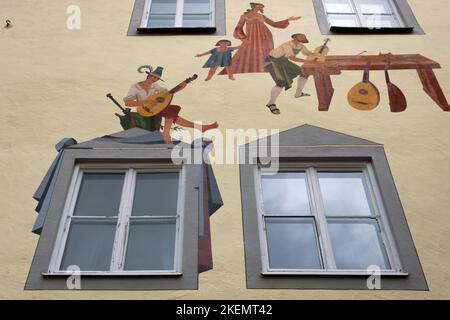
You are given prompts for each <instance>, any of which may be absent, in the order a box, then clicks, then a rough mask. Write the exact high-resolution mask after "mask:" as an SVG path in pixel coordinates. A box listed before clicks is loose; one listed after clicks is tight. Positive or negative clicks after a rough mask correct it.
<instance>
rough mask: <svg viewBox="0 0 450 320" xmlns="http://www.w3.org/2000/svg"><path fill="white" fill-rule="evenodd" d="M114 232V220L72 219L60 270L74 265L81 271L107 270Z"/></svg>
mask: <svg viewBox="0 0 450 320" xmlns="http://www.w3.org/2000/svg"><path fill="white" fill-rule="evenodd" d="M115 233H116V221H73V222H72V224H71V226H70V231H69V235H68V237H67V242H66V248H65V250H64V256H63V259H62V262H61V270H67V268H68V267H69V266H72V265H75V266H78V267H79V268H80V270H82V271H108V270H109V267H110V264H111V255H112V248H113V243H114V236H115Z"/></svg>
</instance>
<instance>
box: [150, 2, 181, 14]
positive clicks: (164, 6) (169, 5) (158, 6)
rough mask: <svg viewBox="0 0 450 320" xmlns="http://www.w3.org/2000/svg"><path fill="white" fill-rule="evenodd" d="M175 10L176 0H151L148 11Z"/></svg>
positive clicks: (165, 11) (162, 11) (173, 12)
mask: <svg viewBox="0 0 450 320" xmlns="http://www.w3.org/2000/svg"><path fill="white" fill-rule="evenodd" d="M176 12H177V0H152V4H151V7H150V13H151V14H153V13H171V14H175V13H176Z"/></svg>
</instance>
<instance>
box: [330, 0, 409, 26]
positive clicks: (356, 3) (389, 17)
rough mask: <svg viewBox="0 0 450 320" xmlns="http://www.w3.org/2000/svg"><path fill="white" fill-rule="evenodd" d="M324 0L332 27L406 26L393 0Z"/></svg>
mask: <svg viewBox="0 0 450 320" xmlns="http://www.w3.org/2000/svg"><path fill="white" fill-rule="evenodd" d="M323 1H324V5H325V10H326V12H327V16H328V21H329V23H330V26H331V27H367V28H396V27H404V23H403V21H402V18H401V16H400V14H399V13H398V11H397V10H396V7H395V4H394V3H393V2H392V1H391V0H323Z"/></svg>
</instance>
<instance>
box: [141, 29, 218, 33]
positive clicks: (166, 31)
mask: <svg viewBox="0 0 450 320" xmlns="http://www.w3.org/2000/svg"><path fill="white" fill-rule="evenodd" d="M137 31H138V33H141V34H211V33H215V32H216V31H217V28H216V27H171V28H146V27H139V28H137Z"/></svg>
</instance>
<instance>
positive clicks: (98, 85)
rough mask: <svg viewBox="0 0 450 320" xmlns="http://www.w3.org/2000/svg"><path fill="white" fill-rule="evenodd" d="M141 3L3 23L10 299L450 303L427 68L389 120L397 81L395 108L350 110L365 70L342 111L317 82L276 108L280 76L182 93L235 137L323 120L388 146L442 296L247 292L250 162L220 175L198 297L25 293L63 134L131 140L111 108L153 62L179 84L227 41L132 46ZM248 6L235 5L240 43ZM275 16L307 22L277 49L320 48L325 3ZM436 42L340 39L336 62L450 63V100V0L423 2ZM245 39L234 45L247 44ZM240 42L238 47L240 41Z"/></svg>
mask: <svg viewBox="0 0 450 320" xmlns="http://www.w3.org/2000/svg"><path fill="white" fill-rule="evenodd" d="M133 2H134V1H133V0H128V1H123V0H120V1H119V0H114V1H111V0H95V1H88V0H70V1H69V0H59V1H53V0H21V1H17V0H2V1H1V2H0V20H5V19H6V18H10V19H11V20H13V23H14V24H15V25H14V27H13V28H11V29H4V28H1V29H0V106H1V111H0V119H1V122H2V125H1V126H0V154H1V157H0V181H1V184H0V208H1V210H0V288H1V290H0V298H4V299H5V298H8V299H9V298H25V299H41V298H50V299H53V298H62V299H71V298H76V299H78V298H86V299H103V298H135V299H180V298H181V299H184V298H189V299H207V298H212V299H233V298H241V299H250V298H256V299H259V298H265V299H271V298H274V299H307V298H312V299H319V298H338V299H341V298H364V299H366V298H367V299H372V298H382V299H391V298H402V299H403V298H414V299H415V298H420V299H422V298H425V299H428V298H450V268H449V266H450V215H449V212H450V198H449V196H448V195H449V194H450V182H449V178H450V166H449V158H450V125H449V123H450V113H444V112H443V111H442V110H441V109H440V108H439V107H437V106H436V105H435V104H434V102H433V101H432V100H431V99H430V98H429V97H428V96H427V95H426V94H425V93H424V92H423V91H422V86H421V84H420V81H419V79H418V77H417V75H416V73H415V71H400V72H392V75H391V77H392V79H393V81H394V82H395V83H396V84H397V85H399V86H400V87H401V88H402V89H403V91H404V93H405V94H406V96H407V98H408V101H409V107H408V110H407V111H406V112H404V113H402V114H392V113H390V112H389V107H388V101H387V92H386V89H385V85H384V76H383V74H382V73H381V72H377V73H372V80H373V82H375V83H377V84H378V87H379V88H380V91H381V94H382V103H381V107H379V108H378V109H377V110H375V111H373V112H370V113H364V112H359V111H356V110H353V109H351V108H349V107H348V106H347V103H346V94H347V91H348V89H349V88H350V87H351V86H352V85H353V84H355V83H356V82H357V81H359V80H360V78H361V73H360V72H345V73H343V75H341V76H339V78H336V79H335V89H336V93H335V96H334V100H333V103H332V106H331V109H330V111H329V112H323V113H319V112H318V111H317V107H316V105H317V102H316V96H315V90H314V86H313V84H312V82H309V83H308V85H307V89H306V91H307V92H311V93H312V94H313V95H312V97H311V98H307V99H304V100H295V99H293V97H292V95H293V93H294V92H293V91H289V92H288V93H287V94H283V95H282V96H281V98H280V99H279V105H280V106H281V108H282V115H280V116H278V117H276V116H272V115H271V114H270V113H269V112H268V110H267V109H266V108H265V107H264V105H265V103H266V100H267V96H268V92H269V90H270V88H271V87H272V80H271V79H270V77H269V76H267V75H255V74H247V75H237V80H236V81H234V82H232V81H228V80H227V79H226V77H220V78H216V79H214V80H213V81H211V82H208V83H205V82H204V81H202V80H200V81H197V82H196V83H195V84H193V85H191V86H190V87H189V88H188V89H186V90H184V91H183V92H181V93H179V94H178V95H177V97H176V98H175V99H176V100H175V101H176V103H177V104H181V105H182V106H183V111H182V115H183V116H185V117H187V118H191V119H195V120H204V121H205V122H209V121H213V120H218V121H219V122H220V127H221V129H222V130H223V129H225V128H243V129H247V128H253V127H255V126H256V127H258V128H259V127H261V128H279V129H280V130H285V129H289V128H292V127H296V126H298V125H301V124H304V123H309V124H313V125H316V126H320V127H324V128H327V129H331V130H336V131H339V132H343V133H347V134H350V135H355V136H357V137H361V138H366V139H369V140H373V141H376V142H379V143H382V144H384V145H385V147H386V151H387V155H388V159H389V161H390V165H391V168H392V172H393V175H394V179H395V181H396V185H397V188H398V191H399V193H400V198H401V200H402V203H403V206H404V209H405V213H406V216H407V219H408V223H409V227H410V229H411V232H412V235H413V238H414V241H415V245H416V247H417V251H418V253H419V256H420V259H421V262H422V266H423V268H424V272H425V275H426V277H427V280H428V284H429V287H430V291H429V292H402V291H395V292H394V291H393V292H391V291H382V292H360V291H303V290H285V291H284V290H247V289H246V288H245V274H244V250H243V240H242V219H241V204H240V190H239V187H238V186H239V174H238V166H236V165H217V166H215V170H216V175H217V179H218V182H219V186H220V188H221V192H222V196H223V200H224V202H225V205H224V207H223V208H222V209H220V211H219V212H218V213H217V214H216V215H214V216H213V218H212V235H213V236H212V241H213V254H214V263H215V266H214V270H212V271H209V272H207V273H204V274H201V275H200V279H199V285H200V288H199V290H198V291H158V292H62V291H57V292H51V291H41V292H32V291H31V292H30V291H28V292H25V291H24V290H23V287H24V282H25V279H26V276H27V273H28V270H29V267H30V264H31V260H32V257H33V254H34V250H35V247H36V244H37V241H38V236H37V235H35V234H32V233H31V232H30V230H31V227H32V225H33V222H34V219H35V217H36V214H35V213H34V208H35V205H36V203H35V201H34V200H33V199H32V198H31V196H32V194H33V192H34V191H35V188H36V187H37V186H38V184H39V182H40V180H41V179H42V177H43V175H44V174H45V172H46V170H47V168H48V166H49V165H50V163H51V161H52V160H53V158H54V156H55V150H54V148H53V145H54V144H55V143H56V142H58V141H59V140H60V139H61V138H62V137H74V138H76V139H77V140H78V141H84V140H88V139H91V138H93V137H97V136H101V135H104V134H107V133H113V132H116V131H120V127H119V124H118V121H117V120H116V118H115V116H114V115H113V113H114V112H116V109H115V107H114V106H113V105H112V104H111V103H110V102H109V101H107V100H106V98H105V94H106V93H107V92H112V93H113V94H114V95H115V96H116V97H119V98H121V97H122V96H123V95H125V94H126V91H127V90H128V87H129V85H130V84H131V83H132V82H136V81H138V80H140V79H141V77H140V75H139V74H137V72H136V67H137V66H139V65H141V64H151V65H162V66H164V67H165V75H164V77H165V78H166V85H167V86H171V85H175V84H176V83H177V82H179V81H180V80H181V79H184V78H185V77H186V76H188V75H191V74H192V73H199V74H200V75H201V76H202V77H203V76H204V75H205V70H204V69H201V66H202V64H203V63H204V61H205V60H204V59H196V58H194V57H193V56H194V54H196V53H198V52H203V51H206V50H208V49H210V48H212V46H213V44H214V43H215V42H216V40H217V39H218V38H222V37H213V36H195V37H193V36H166V37H127V36H126V31H127V28H128V24H129V20H130V15H131V11H132V7H133ZM246 3H247V1H238V0H227V1H226V9H227V30H228V36H227V37H228V38H229V39H232V36H231V33H232V30H233V28H234V25H235V23H236V22H237V19H238V17H239V15H240V14H241V13H242V12H243V11H244V10H245V9H246V7H247V5H246ZM264 3H265V4H266V11H265V13H266V15H267V16H268V17H270V18H272V19H274V20H276V19H284V18H286V17H288V16H290V15H294V14H298V15H301V16H303V19H302V20H301V21H298V22H293V23H292V24H291V26H290V27H289V28H288V29H286V30H273V35H274V38H275V43H276V44H279V43H281V42H284V41H286V40H288V39H289V36H290V35H291V34H292V33H294V32H304V33H306V34H308V36H309V38H310V41H311V44H310V46H311V47H315V46H317V45H319V44H320V43H321V42H322V40H323V38H324V36H323V35H321V34H320V32H319V29H318V26H317V22H316V17H315V14H314V10H313V5H312V1H311V0H283V1H275V0H265V1H264ZM409 3H410V5H411V7H412V9H413V11H414V13H415V15H416V17H417V19H418V21H419V23H420V24H421V26H422V27H423V28H424V29H425V31H426V35H393V36H388V35H386V36H385V35H372V36H351V35H342V36H333V37H332V40H333V41H332V43H331V44H330V46H331V50H332V53H333V54H356V53H359V52H360V51H362V50H367V51H368V52H369V53H372V54H378V52H380V51H383V52H393V53H422V54H424V55H425V56H427V57H429V58H431V59H433V60H436V61H438V62H440V63H441V65H442V67H443V69H441V70H437V71H436V74H437V76H438V78H439V80H440V82H441V85H442V87H443V90H444V92H445V93H446V94H447V96H449V97H450V77H449V76H450V59H449V56H450V46H449V45H448V34H449V31H450V22H449V20H448V18H447V13H448V12H450V2H449V1H448V0H430V1H421V0H409ZM70 4H76V5H79V6H80V7H81V10H82V28H81V30H79V31H70V30H68V29H67V28H66V19H67V17H68V15H67V14H66V8H67V6H68V5H70ZM233 40H234V39H233ZM234 43H236V41H234Z"/></svg>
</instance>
